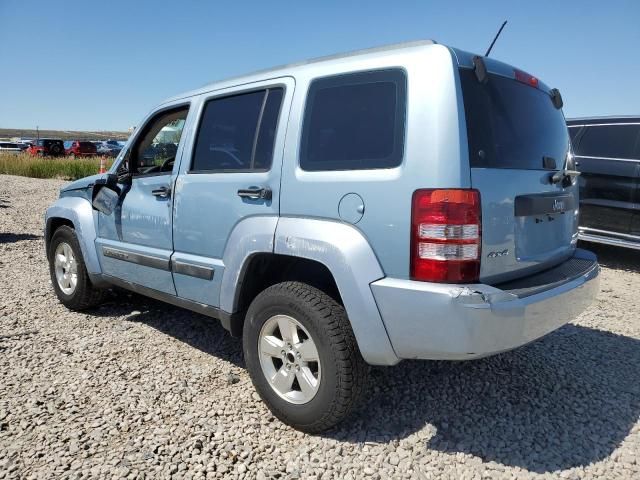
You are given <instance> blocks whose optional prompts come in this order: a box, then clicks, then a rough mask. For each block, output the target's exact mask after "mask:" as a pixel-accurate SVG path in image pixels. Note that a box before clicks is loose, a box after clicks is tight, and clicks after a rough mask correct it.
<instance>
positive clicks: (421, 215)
mask: <svg viewBox="0 0 640 480" xmlns="http://www.w3.org/2000/svg"><path fill="white" fill-rule="evenodd" d="M480 227H481V223H480V193H479V192H478V191H477V190H471V189H437V190H431V189H428V190H427V189H425V190H416V191H415V192H414V193H413V201H412V205H411V278H412V279H414V280H422V281H427V282H450V283H470V282H476V281H478V277H479V275H480V239H481V237H480V236H481V228H480Z"/></svg>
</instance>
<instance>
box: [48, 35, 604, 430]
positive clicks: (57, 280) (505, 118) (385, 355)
mask: <svg viewBox="0 0 640 480" xmlns="http://www.w3.org/2000/svg"><path fill="white" fill-rule="evenodd" d="M561 108H562V98H561V96H560V94H559V92H558V91H557V90H555V89H549V88H548V87H547V86H546V85H544V84H543V83H542V82H541V81H539V80H538V79H537V78H535V77H533V76H531V75H529V74H527V73H525V72H523V71H521V70H518V69H515V68H513V67H512V66H509V65H506V64H504V63H501V62H498V61H496V60H493V59H490V58H486V57H480V56H474V55H472V54H470V53H467V52H463V51H460V50H457V49H453V48H449V47H446V46H443V45H438V44H436V43H434V42H431V41H422V42H414V43H409V44H402V45H394V46H390V47H383V48H377V49H372V50H365V51H360V52H355V53H352V54H347V55H340V56H334V57H328V58H322V59H319V60H314V61H310V62H305V63H300V64H295V65H289V66H285V67H281V68H277V69H272V70H268V71H264V72H259V73H255V74H252V75H249V76H244V77H240V78H235V79H231V80H228V81H223V82H218V83H215V84H211V85H208V86H206V87H204V88H201V89H199V90H196V91H192V92H188V93H185V94H183V95H179V96H177V97H175V98H173V99H170V100H168V101H166V102H165V103H163V104H161V105H160V106H159V107H158V108H156V109H155V110H154V111H153V112H151V114H150V115H149V116H148V117H147V118H146V119H145V120H144V121H143V122H142V123H141V124H140V127H139V128H138V129H137V130H136V132H135V134H134V135H132V137H131V139H130V140H129V142H128V143H127V145H126V147H125V148H124V149H123V150H122V152H121V153H120V154H119V156H118V158H117V159H116V161H115V163H114V165H113V167H112V168H111V170H110V171H109V172H107V173H106V174H102V175H96V176H93V177H90V178H85V179H82V180H79V181H76V182H74V183H71V184H70V185H68V186H66V187H65V188H63V189H62V191H61V194H60V198H59V199H58V200H57V201H56V202H55V203H54V204H53V205H52V206H51V207H50V208H49V209H48V210H47V214H46V232H45V238H46V246H47V256H48V259H49V263H50V270H51V278H52V282H53V286H54V289H55V291H56V294H57V295H58V297H59V299H60V301H61V302H62V303H63V304H64V305H66V306H67V307H68V308H70V309H76V310H79V309H84V308H88V307H90V306H92V305H95V304H96V303H98V302H99V301H100V300H101V299H102V298H103V292H104V289H105V288H108V287H109V286H114V285H115V286H118V287H123V288H126V289H129V290H133V291H135V292H139V293H142V294H144V295H148V296H150V297H153V298H155V299H159V300H162V301H165V302H168V303H171V304H174V305H178V306H181V307H184V308H188V309H191V310H193V311H196V312H199V313H202V314H204V315H208V316H210V317H212V318H215V319H219V320H220V321H221V322H222V324H223V325H224V326H225V328H227V329H228V330H229V331H230V332H231V334H232V335H236V336H242V338H243V349H244V355H245V360H246V365H247V368H248V371H249V373H250V375H251V378H252V380H253V382H254V385H255V387H256V390H257V391H258V393H259V394H260V395H261V397H262V399H263V400H264V401H265V402H266V404H267V405H268V406H269V407H270V408H271V410H272V411H273V412H274V414H275V415H276V416H278V417H279V418H280V419H282V420H283V421H284V422H286V423H288V424H290V425H292V426H294V427H296V428H298V429H300V430H303V431H307V432H317V431H320V430H323V429H326V428H329V427H331V426H333V425H335V424H336V423H338V422H339V421H340V420H341V419H343V418H344V417H345V416H346V415H347V414H348V413H349V412H350V411H351V409H352V408H353V406H354V405H355V404H356V401H357V399H358V397H359V396H360V394H361V392H362V391H363V388H364V385H365V379H366V374H367V370H368V368H367V364H374V365H394V364H396V363H398V362H399V361H400V360H402V359H444V360H466V359H473V358H478V357H482V356H486V355H491V354H495V353H498V352H503V351H505V350H509V349H513V348H515V347H518V346H520V345H524V344H526V343H528V342H531V341H533V340H535V339H537V338H539V337H541V336H543V335H545V334H547V333H548V332H551V331H552V330H554V329H556V328H558V327H560V326H561V325H563V324H564V323H566V322H568V321H569V320H571V319H572V318H574V317H575V316H576V315H578V314H579V313H580V312H581V311H583V310H584V309H585V308H586V307H587V306H588V305H589V303H590V302H591V301H592V300H593V298H594V296H595V295H596V293H597V291H598V280H597V279H598V272H599V267H598V263H597V260H596V258H595V256H594V255H593V254H591V253H589V252H587V251H584V250H580V249H577V248H576V242H577V226H578V224H577V219H578V198H577V195H578V189H577V186H576V180H575V176H576V172H575V171H574V170H573V159H572V156H571V150H570V142H569V136H568V133H567V128H566V125H565V121H564V117H563V114H562V110H561Z"/></svg>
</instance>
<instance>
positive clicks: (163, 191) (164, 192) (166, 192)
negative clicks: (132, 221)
mask: <svg viewBox="0 0 640 480" xmlns="http://www.w3.org/2000/svg"><path fill="white" fill-rule="evenodd" d="M151 195H153V196H154V197H160V198H169V197H170V196H171V188H169V187H160V188H156V189H155V190H151Z"/></svg>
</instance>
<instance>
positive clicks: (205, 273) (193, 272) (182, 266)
mask: <svg viewBox="0 0 640 480" xmlns="http://www.w3.org/2000/svg"><path fill="white" fill-rule="evenodd" d="M171 269H172V270H173V272H174V273H179V274H181V275H188V276H190V277H196V278H201V279H203V280H211V279H213V274H214V272H215V270H214V269H213V268H211V267H203V266H202V265H194V264H193V263H186V262H182V261H180V260H175V259H172V260H171Z"/></svg>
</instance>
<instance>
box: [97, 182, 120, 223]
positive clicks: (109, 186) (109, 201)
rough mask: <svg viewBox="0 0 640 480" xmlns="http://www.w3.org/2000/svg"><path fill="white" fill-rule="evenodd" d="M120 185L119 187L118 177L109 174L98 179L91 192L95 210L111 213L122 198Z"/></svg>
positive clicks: (106, 213)
mask: <svg viewBox="0 0 640 480" xmlns="http://www.w3.org/2000/svg"><path fill="white" fill-rule="evenodd" d="M120 193H121V191H120V187H118V177H117V176H116V175H114V174H108V175H107V176H106V177H105V178H101V179H99V180H96V183H95V184H94V185H93V192H92V194H91V206H92V207H93V209H94V210H97V211H99V212H100V213H104V214H105V215H111V214H112V213H113V211H114V210H115V209H116V205H117V204H118V200H119V199H120Z"/></svg>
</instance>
